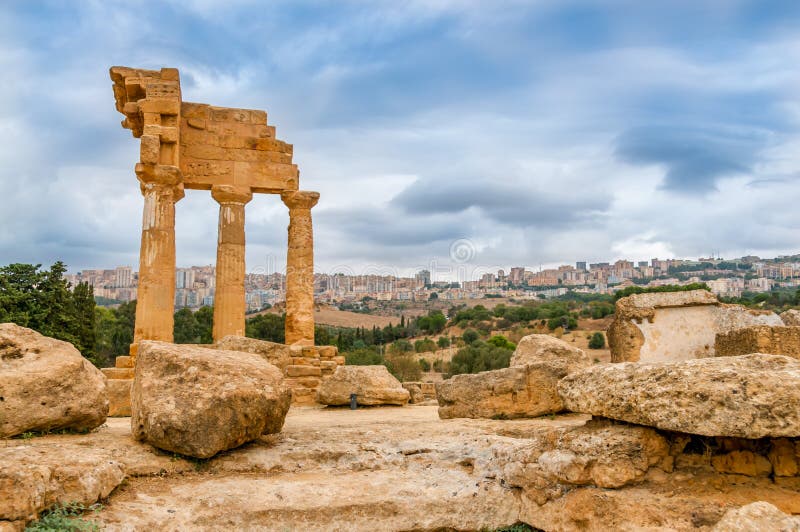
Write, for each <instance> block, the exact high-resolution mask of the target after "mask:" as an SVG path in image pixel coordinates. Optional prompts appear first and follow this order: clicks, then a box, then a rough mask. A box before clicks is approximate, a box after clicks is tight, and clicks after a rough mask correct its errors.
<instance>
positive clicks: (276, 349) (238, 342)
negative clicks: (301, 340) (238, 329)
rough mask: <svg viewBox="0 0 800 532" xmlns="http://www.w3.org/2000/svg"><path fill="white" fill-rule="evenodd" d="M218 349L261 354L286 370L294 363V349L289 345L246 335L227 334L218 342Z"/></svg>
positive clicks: (282, 369) (271, 362)
mask: <svg viewBox="0 0 800 532" xmlns="http://www.w3.org/2000/svg"><path fill="white" fill-rule="evenodd" d="M216 348H217V349H225V350H227V351H244V352H245V353H253V354H256V355H261V356H262V357H263V358H264V359H265V360H266V361H267V362H269V363H270V364H272V365H274V366H277V367H278V369H280V370H281V371H284V370H285V369H286V366H288V365H290V364H291V363H292V356H293V355H292V349H291V348H290V347H289V346H288V345H284V344H279V343H276V342H268V341H266V340H256V339H255V338H247V337H245V336H225V337H224V338H222V340H220V341H218V342H217V344H216Z"/></svg>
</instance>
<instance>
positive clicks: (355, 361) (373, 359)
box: [344, 349, 385, 366]
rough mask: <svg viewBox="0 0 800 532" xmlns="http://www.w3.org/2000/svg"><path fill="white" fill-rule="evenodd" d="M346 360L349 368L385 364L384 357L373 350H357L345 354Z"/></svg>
mask: <svg viewBox="0 0 800 532" xmlns="http://www.w3.org/2000/svg"><path fill="white" fill-rule="evenodd" d="M344 359H345V362H346V363H347V365H348V366H377V365H379V364H383V363H384V362H385V361H384V359H383V355H381V354H380V353H378V352H377V351H373V350H372V349H355V350H353V351H349V352H345V353H344Z"/></svg>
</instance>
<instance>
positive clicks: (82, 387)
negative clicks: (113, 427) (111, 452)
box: [0, 323, 108, 438]
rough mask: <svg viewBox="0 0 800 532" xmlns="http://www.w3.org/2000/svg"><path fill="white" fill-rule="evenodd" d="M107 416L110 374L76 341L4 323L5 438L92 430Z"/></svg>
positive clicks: (0, 335) (0, 407) (0, 337)
mask: <svg viewBox="0 0 800 532" xmlns="http://www.w3.org/2000/svg"><path fill="white" fill-rule="evenodd" d="M107 415H108V393H107V390H106V378H105V377H104V376H103V374H102V373H101V372H100V370H98V369H97V368H95V367H94V366H93V365H92V363H91V362H89V361H88V360H86V359H85V358H84V357H83V356H81V354H80V352H78V350H77V349H75V347H73V346H72V344H70V343H68V342H62V341H61V340H56V339H54V338H48V337H47V336H43V335H41V334H39V333H37V332H36V331H33V330H31V329H27V328H25V327H20V326H19V325H15V324H13V323H3V324H0V438H9V437H11V436H15V435H17V434H22V433H23V432H29V431H41V432H44V431H50V430H60V429H69V430H75V431H87V430H91V429H93V428H95V427H98V426H100V425H102V424H103V422H105V420H106V416H107Z"/></svg>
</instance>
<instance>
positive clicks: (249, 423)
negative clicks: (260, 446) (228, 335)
mask: <svg viewBox="0 0 800 532" xmlns="http://www.w3.org/2000/svg"><path fill="white" fill-rule="evenodd" d="M290 402H291V391H290V390H289V388H288V387H286V386H285V385H284V382H283V375H282V374H281V371H280V370H279V369H278V368H277V367H275V366H273V365H272V364H270V363H269V362H267V361H266V360H264V359H263V358H262V357H261V356H259V355H256V354H252V353H245V352H241V351H226V350H220V349H217V350H215V349H206V348H202V347H194V346H189V345H175V344H169V343H165V342H151V341H143V342H141V343H140V344H139V353H138V357H137V359H136V377H135V378H134V382H133V388H132V390H131V432H132V433H133V436H134V438H135V439H137V440H142V441H146V442H147V443H149V444H151V445H153V446H155V447H158V448H159V449H164V450H167V451H172V452H176V453H180V454H184V455H188V456H194V457H196V458H209V457H211V456H214V455H215V454H217V453H218V452H220V451H224V450H227V449H232V448H234V447H238V446H240V445H242V444H244V443H246V442H248V441H251V440H254V439H256V438H258V437H259V436H260V435H261V434H272V433H276V432H279V431H280V430H281V428H282V427H283V422H284V419H285V417H286V412H287V411H288V410H289V405H290Z"/></svg>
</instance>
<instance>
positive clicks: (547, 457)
mask: <svg viewBox="0 0 800 532" xmlns="http://www.w3.org/2000/svg"><path fill="white" fill-rule="evenodd" d="M668 454H669V445H668V443H667V440H666V439H665V438H664V437H663V436H661V435H660V434H658V432H656V431H655V430H654V429H651V428H648V427H637V426H631V425H623V424H610V423H607V422H606V423H593V424H589V425H586V426H583V427H578V428H568V429H560V430H558V431H552V432H546V433H542V434H540V435H538V434H537V435H535V436H534V437H533V438H531V439H530V441H529V442H528V443H525V444H524V445H522V446H520V445H516V446H513V447H510V448H506V447H498V448H497V449H496V450H495V456H496V459H497V460H498V461H499V462H501V463H504V464H505V466H504V468H503V472H502V474H503V478H504V480H505V482H506V483H508V484H509V485H511V486H516V487H521V488H524V489H530V488H533V489H536V488H542V487H545V486H548V485H550V486H552V487H551V488H550V489H546V490H542V491H541V492H540V493H538V498H539V500H538V501H537V502H539V504H544V503H545V502H546V501H547V500H548V499H549V498H550V497H551V496H559V495H560V494H562V493H563V491H564V490H565V489H569V488H568V487H566V486H597V487H601V488H620V487H622V486H625V485H628V484H633V483H636V482H639V481H641V480H643V479H644V477H645V475H646V474H647V471H648V470H649V469H650V468H651V467H654V466H661V467H668V465H669V464H670V462H669V460H668V458H669V456H668ZM553 483H555V485H553ZM559 486H561V487H559Z"/></svg>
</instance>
